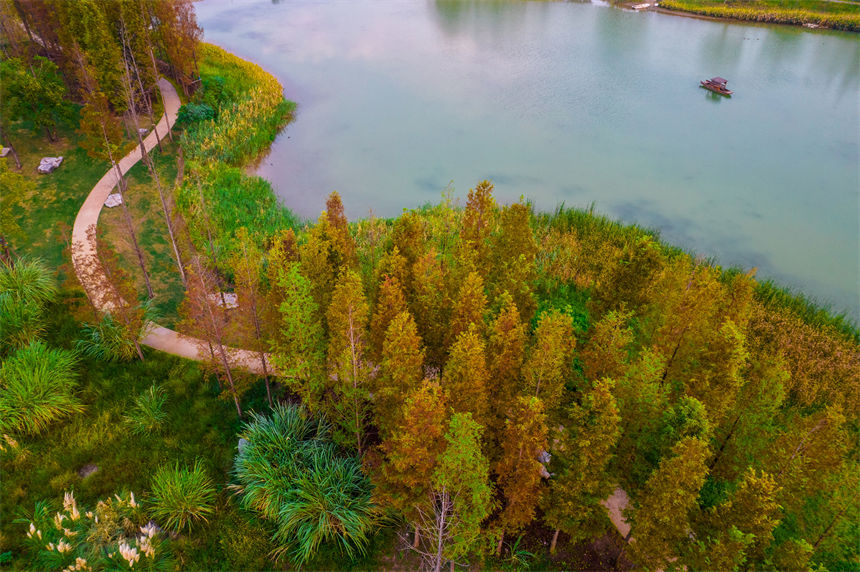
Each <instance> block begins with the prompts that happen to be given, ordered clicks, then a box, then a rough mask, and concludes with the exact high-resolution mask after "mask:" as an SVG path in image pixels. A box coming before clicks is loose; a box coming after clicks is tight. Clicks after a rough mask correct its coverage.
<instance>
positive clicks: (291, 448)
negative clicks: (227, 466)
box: [234, 405, 379, 565]
mask: <svg viewBox="0 0 860 572" xmlns="http://www.w3.org/2000/svg"><path fill="white" fill-rule="evenodd" d="M240 436H241V437H242V438H243V439H245V440H246V441H247V444H245V445H244V446H243V447H242V448H241V450H240V451H239V454H238V455H237V456H236V461H235V466H234V474H235V476H236V480H237V481H238V484H237V485H236V486H234V488H235V489H236V490H237V491H238V492H239V494H240V497H241V504H242V506H243V508H246V509H251V510H256V511H259V512H260V513H261V514H262V515H263V516H264V517H265V518H267V519H268V520H270V521H272V522H273V523H274V524H275V526H276V529H275V533H274V535H273V539H274V541H275V542H276V543H277V544H278V545H279V547H280V548H279V549H278V550H277V551H276V553H275V556H281V555H283V554H286V555H288V556H289V557H290V558H291V559H292V560H293V562H294V563H296V564H299V565H300V564H303V563H306V562H307V561H308V560H310V559H311V558H312V557H313V556H314V555H315V554H316V551H317V549H318V548H319V547H320V545H321V544H323V543H328V542H333V543H335V544H336V545H337V546H338V548H339V549H340V550H341V552H342V553H345V554H346V555H347V556H348V557H350V558H354V557H355V556H357V555H360V554H364V553H365V551H366V548H367V543H368V541H369V539H370V536H371V535H372V533H373V530H374V529H375V528H376V526H377V525H378V523H379V513H378V510H377V508H376V506H375V505H374V504H373V502H372V501H371V486H370V482H369V481H368V479H367V477H365V476H364V474H362V472H361V467H360V465H359V462H358V460H356V459H354V458H343V457H339V456H338V455H337V452H336V448H335V446H334V444H333V443H331V441H330V439H329V427H328V425H327V424H326V423H324V422H323V421H320V420H316V419H314V418H312V417H311V416H310V415H309V414H308V413H307V411H306V410H305V409H304V408H303V407H297V406H284V405H277V406H275V408H274V409H273V410H272V412H271V414H270V415H269V416H263V415H258V414H252V419H251V421H250V422H248V423H246V424H245V426H244V428H243V431H242V433H241V434H240Z"/></svg>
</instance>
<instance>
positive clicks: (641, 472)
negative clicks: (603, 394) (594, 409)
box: [614, 349, 669, 486]
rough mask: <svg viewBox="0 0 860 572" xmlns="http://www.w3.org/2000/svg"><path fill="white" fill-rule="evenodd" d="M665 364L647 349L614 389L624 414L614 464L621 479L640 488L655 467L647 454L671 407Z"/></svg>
mask: <svg viewBox="0 0 860 572" xmlns="http://www.w3.org/2000/svg"><path fill="white" fill-rule="evenodd" d="M663 363H664V361H663V358H662V357H661V356H659V355H658V354H655V353H654V352H653V351H651V350H650V349H645V350H643V351H642V352H641V353H640V354H639V356H638V358H637V359H636V361H635V362H634V363H633V364H631V366H630V369H629V370H628V371H627V373H626V374H625V376H624V377H622V378H620V379H619V380H618V382H617V383H616V384H615V388H614V395H615V399H616V401H617V403H618V409H619V411H620V412H621V437H620V438H619V440H618V447H617V451H616V462H615V463H614V465H615V467H616V469H618V473H619V475H620V476H622V477H627V478H629V479H630V481H629V482H630V483H631V484H633V483H636V484H637V485H639V486H641V484H642V483H644V482H645V480H646V479H647V478H648V475H649V474H650V472H651V469H652V468H653V467H652V466H651V465H650V463H648V462H647V461H645V459H644V457H645V455H644V451H645V450H646V449H647V447H648V443H649V442H650V441H651V440H652V439H653V438H654V435H655V434H656V433H657V432H658V431H659V429H660V421H661V416H662V414H663V412H664V411H665V410H666V409H668V408H669V398H668V391H667V390H666V389H665V388H663V387H662V386H661V384H660V376H661V375H662V373H663V367H664V366H663Z"/></svg>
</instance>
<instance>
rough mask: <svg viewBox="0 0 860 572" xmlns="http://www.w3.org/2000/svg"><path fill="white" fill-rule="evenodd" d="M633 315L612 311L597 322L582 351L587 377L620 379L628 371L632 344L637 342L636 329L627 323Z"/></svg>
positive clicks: (591, 378) (584, 371)
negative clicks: (629, 350) (635, 337)
mask: <svg viewBox="0 0 860 572" xmlns="http://www.w3.org/2000/svg"><path fill="white" fill-rule="evenodd" d="M630 318H631V314H630V313H629V312H617V311H615V310H612V311H609V312H607V313H606V314H605V315H604V316H603V317H602V318H601V319H600V320H599V321H598V322H597V323H596V324H594V327H593V328H592V331H591V332H590V335H589V338H588V341H587V342H586V343H585V345H584V346H583V348H582V351H581V352H579V358H580V360H582V371H583V373H584V374H585V378H586V379H588V380H597V379H602V378H604V377H609V378H611V379H620V378H621V377H622V376H624V374H625V373H626V372H627V369H628V367H629V364H628V347H629V346H630V344H631V343H632V342H633V330H632V328H630V326H628V325H627V323H628V321H629V320H630Z"/></svg>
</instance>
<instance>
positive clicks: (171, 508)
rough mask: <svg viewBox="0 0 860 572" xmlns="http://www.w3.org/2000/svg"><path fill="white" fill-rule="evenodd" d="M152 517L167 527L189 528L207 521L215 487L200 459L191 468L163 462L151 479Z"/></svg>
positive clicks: (213, 503)
mask: <svg viewBox="0 0 860 572" xmlns="http://www.w3.org/2000/svg"><path fill="white" fill-rule="evenodd" d="M150 504H151V505H152V514H153V516H154V517H155V518H156V519H158V521H159V522H161V524H162V526H163V527H164V528H166V529H167V530H172V531H174V532H178V531H180V530H182V529H184V528H186V527H187V528H188V529H189V530H190V529H191V527H192V525H193V524H194V523H196V522H199V521H203V522H208V520H207V517H208V516H209V515H211V514H213V513H214V512H215V506H214V505H215V487H214V485H213V484H212V480H211V479H210V478H209V477H208V476H207V475H206V471H205V470H204V469H203V465H202V464H201V462H200V459H197V460H195V461H194V464H193V465H192V466H191V468H182V467H180V466H179V463H177V464H176V465H173V466H169V465H164V466H162V467H161V468H160V469H158V471H157V472H156V473H155V477H153V479H152V493H151V496H150Z"/></svg>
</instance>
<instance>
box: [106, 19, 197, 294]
mask: <svg viewBox="0 0 860 572" xmlns="http://www.w3.org/2000/svg"><path fill="white" fill-rule="evenodd" d="M121 38H122V43H123V47H124V48H126V49H127V50H128V51H129V53H131V48H130V47H129V46H128V44H127V42H126V37H125V23H124V22H123V23H122V33H121ZM123 64H124V67H125V75H124V78H123V80H124V81H123V82H122V83H123V87H124V88H125V98H126V102H127V103H128V109H129V111H130V112H131V118H132V121H134V129H135V132H136V134H137V141H138V144H139V145H140V156H141V157H142V158H143V162H144V164H146V168H147V170H149V174H150V176H151V177H152V179H153V181H155V187H156V189H158V197H159V199H160V200H161V211H162V213H163V214H164V222H165V224H166V225H167V235H168V237H169V238H170V244H171V246H172V247H173V256H174V258H175V259H176V266H177V268H178V269H179V277H180V279H181V280H182V285H183V286H185V285H186V284H187V280H186V277H185V268H184V267H183V265H182V257H181V256H180V254H179V246H177V244H176V236H175V233H174V232H173V222H172V221H171V220H170V211H169V210H168V208H167V201H166V200H165V198H164V189H163V188H162V186H161V179H159V177H158V171H157V170H156V168H155V163H154V162H153V161H152V157H150V155H149V153H147V151H146V145H145V144H144V142H143V137H142V136H141V134H140V121H139V120H138V115H137V111H136V108H135V99H134V85H133V83H132V79H131V70H129V67H128V61H127V60H126V59H125V58H123ZM139 79H140V78H138V81H139ZM142 89H143V86H142V85H141V90H142ZM142 93H143V92H142ZM144 95H145V93H144ZM150 117H152V115H151V113H150Z"/></svg>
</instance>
